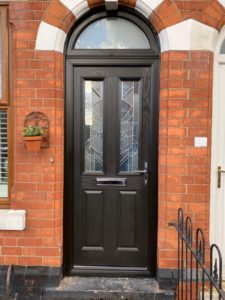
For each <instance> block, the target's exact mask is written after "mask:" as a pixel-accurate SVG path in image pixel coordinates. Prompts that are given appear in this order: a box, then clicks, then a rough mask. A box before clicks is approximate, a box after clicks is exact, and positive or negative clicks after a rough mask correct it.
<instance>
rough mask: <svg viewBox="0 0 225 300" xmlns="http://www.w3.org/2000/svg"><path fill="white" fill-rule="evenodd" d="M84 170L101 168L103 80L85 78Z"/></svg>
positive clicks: (100, 169) (99, 169)
mask: <svg viewBox="0 0 225 300" xmlns="http://www.w3.org/2000/svg"><path fill="white" fill-rule="evenodd" d="M84 94H85V171H102V170H103V82H102V81H91V80H86V81H85V85H84Z"/></svg>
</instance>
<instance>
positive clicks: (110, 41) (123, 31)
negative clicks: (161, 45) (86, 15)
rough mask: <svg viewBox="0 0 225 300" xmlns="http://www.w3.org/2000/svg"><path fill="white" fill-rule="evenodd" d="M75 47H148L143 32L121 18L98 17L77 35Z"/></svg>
mask: <svg viewBox="0 0 225 300" xmlns="http://www.w3.org/2000/svg"><path fill="white" fill-rule="evenodd" d="M75 49H150V44H149V41H148V39H147V37H146V35H145V34H144V32H143V31H142V30H141V29H140V28H139V27H138V26H137V25H135V24H134V23H132V22H131V21H128V20H126V19H123V18H104V19H99V20H97V21H95V22H93V23H91V24H90V25H89V26H87V27H86V28H85V29H84V30H83V31H82V32H81V34H80V36H79V37H78V39H77V41H76V44H75Z"/></svg>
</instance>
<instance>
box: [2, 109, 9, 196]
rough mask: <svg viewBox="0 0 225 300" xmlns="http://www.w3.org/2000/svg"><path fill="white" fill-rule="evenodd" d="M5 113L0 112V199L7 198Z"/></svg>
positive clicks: (4, 111) (3, 111)
mask: <svg viewBox="0 0 225 300" xmlns="http://www.w3.org/2000/svg"><path fill="white" fill-rule="evenodd" d="M7 143H8V138H7V111H6V110H0V198H7V197H8V146H7Z"/></svg>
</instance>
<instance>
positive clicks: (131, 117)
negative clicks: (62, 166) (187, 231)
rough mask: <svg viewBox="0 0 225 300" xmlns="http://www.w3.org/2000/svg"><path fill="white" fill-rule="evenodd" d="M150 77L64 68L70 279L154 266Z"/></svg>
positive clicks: (125, 69)
mask: <svg viewBox="0 0 225 300" xmlns="http://www.w3.org/2000/svg"><path fill="white" fill-rule="evenodd" d="M152 74H153V71H152V67H151V66H146V67H144V66H140V67H139V66H137V67H129V66H116V67H114V66H109V67H102V66H98V67H96V66H95V67H91V66H90V67H79V66H76V65H73V63H71V62H68V64H67V80H66V85H67V87H66V88H67V105H66V127H67V128H66V161H67V167H66V176H65V181H66V182H65V184H66V186H67V191H66V195H68V199H70V200H67V201H70V213H71V215H72V218H70V219H71V221H68V224H69V226H70V228H68V225H67V229H66V235H67V236H69V237H70V238H67V245H65V246H66V247H68V248H69V249H70V250H68V249H67V254H66V255H69V256H70V257H69V258H68V257H67V261H69V265H70V267H69V270H70V274H72V273H73V272H74V273H75V274H77V273H86V274H88V273H92V274H93V273H97V274H99V273H101V272H103V273H104V272H106V273H107V272H108V273H118V274H120V273H123V272H125V273H126V274H129V273H130V274H142V273H143V274H147V272H148V270H149V266H150V264H151V263H150V262H151V259H154V257H153V256H154V255H153V254H152V257H151V253H152V251H151V249H153V248H154V247H155V236H154V232H153V231H154V230H153V227H154V225H153V219H154V216H153V214H154V211H153V207H154V206H153V204H152V202H153V201H154V196H153V195H152V191H153V190H154V188H152V187H151V177H152V168H153V166H154V164H155V162H153V160H155V157H156V153H152V152H154V151H153V150H152V149H154V147H152V146H151V142H152V141H151V137H152V132H153V131H154V124H153V123H154V122H153V120H151V116H152V119H154V116H153V113H154V109H153V107H154V103H153V102H154V101H153V100H154V99H152V98H153V92H152V90H153V87H152V82H153V80H152V78H151V77H152ZM152 110H153V111H152ZM156 135H157V130H156ZM156 152H157V145H156ZM155 165H156V164H155ZM68 241H70V242H68Z"/></svg>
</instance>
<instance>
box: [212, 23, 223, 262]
mask: <svg viewBox="0 0 225 300" xmlns="http://www.w3.org/2000/svg"><path fill="white" fill-rule="evenodd" d="M224 40H225V26H224V27H223V28H222V30H221V31H220V33H219V36H218V40H217V44H216V47H215V51H214V68H213V101H212V148H211V187H210V244H213V243H216V244H218V246H219V247H220V249H221V252H222V254H224V253H225V238H224V233H225V176H224V175H222V177H221V179H222V181H221V188H220V189H218V188H217V167H218V166H221V167H222V168H223V169H225V134H224V136H222V135H221V133H220V128H221V125H223V126H224V127H225V54H220V48H221V45H222V42H223V41H224ZM222 73H223V74H224V76H223V79H224V81H222V80H221V77H222V76H221V75H222ZM221 94H222V95H223V96H224V101H223V102H222V101H221ZM224 133H225V128H224ZM221 148H224V159H221ZM222 160H223V161H222ZM223 195H224V197H223ZM223 198H224V199H223ZM223 257H224V259H225V256H224V255H223ZM224 264H225V261H224Z"/></svg>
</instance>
